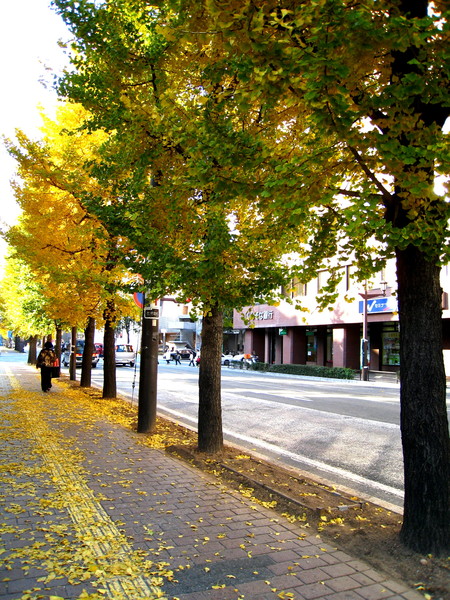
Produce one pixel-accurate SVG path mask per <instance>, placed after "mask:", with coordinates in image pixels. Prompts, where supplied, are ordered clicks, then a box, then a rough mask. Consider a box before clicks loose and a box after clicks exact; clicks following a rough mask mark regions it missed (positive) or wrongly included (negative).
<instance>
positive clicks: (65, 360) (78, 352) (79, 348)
mask: <svg viewBox="0 0 450 600" xmlns="http://www.w3.org/2000/svg"><path fill="white" fill-rule="evenodd" d="M84 344H85V340H77V343H76V346H75V364H76V366H77V367H81V363H82V362H83V351H84ZM70 347H71V344H70V343H67V344H66V345H65V346H64V350H63V352H62V354H61V364H62V365H63V366H64V367H68V366H69V365H70ZM98 359H99V357H98V354H97V350H96V348H95V346H94V352H93V353H92V368H93V369H95V368H96V367H97V363H98Z"/></svg>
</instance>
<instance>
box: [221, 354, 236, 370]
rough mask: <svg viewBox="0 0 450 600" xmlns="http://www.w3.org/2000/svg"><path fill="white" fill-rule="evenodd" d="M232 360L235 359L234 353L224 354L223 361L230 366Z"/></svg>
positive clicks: (226, 365)
mask: <svg viewBox="0 0 450 600" xmlns="http://www.w3.org/2000/svg"><path fill="white" fill-rule="evenodd" d="M232 360H235V358H234V356H233V355H232V354H222V359H221V363H222V364H223V365H224V366H225V367H228V366H229V365H230V363H231V361H232Z"/></svg>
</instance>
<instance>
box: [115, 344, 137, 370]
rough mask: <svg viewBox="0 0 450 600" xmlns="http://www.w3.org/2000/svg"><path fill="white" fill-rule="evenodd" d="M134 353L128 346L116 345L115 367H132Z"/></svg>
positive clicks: (134, 357) (134, 360)
mask: <svg viewBox="0 0 450 600" xmlns="http://www.w3.org/2000/svg"><path fill="white" fill-rule="evenodd" d="M135 362H136V353H135V351H134V350H133V346H131V345H130V344H116V365H123V366H125V365H130V367H134V363H135Z"/></svg>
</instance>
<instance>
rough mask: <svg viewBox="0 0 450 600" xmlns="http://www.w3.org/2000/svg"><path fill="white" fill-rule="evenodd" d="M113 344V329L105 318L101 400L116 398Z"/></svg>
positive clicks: (114, 349) (114, 350) (114, 340)
mask: <svg viewBox="0 0 450 600" xmlns="http://www.w3.org/2000/svg"><path fill="white" fill-rule="evenodd" d="M115 342H116V338H115V329H114V327H113V324H112V322H111V321H110V320H109V319H108V318H106V319H105V330H104V334H103V398H116V397H117V383H116V348H115Z"/></svg>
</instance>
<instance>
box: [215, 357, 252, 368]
mask: <svg viewBox="0 0 450 600" xmlns="http://www.w3.org/2000/svg"><path fill="white" fill-rule="evenodd" d="M233 361H239V362H243V363H244V364H246V365H250V364H252V363H255V362H258V361H259V358H258V357H257V356H255V355H254V354H222V364H223V365H224V366H226V367H228V366H229V365H230V364H231V363H232V362H233Z"/></svg>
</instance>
